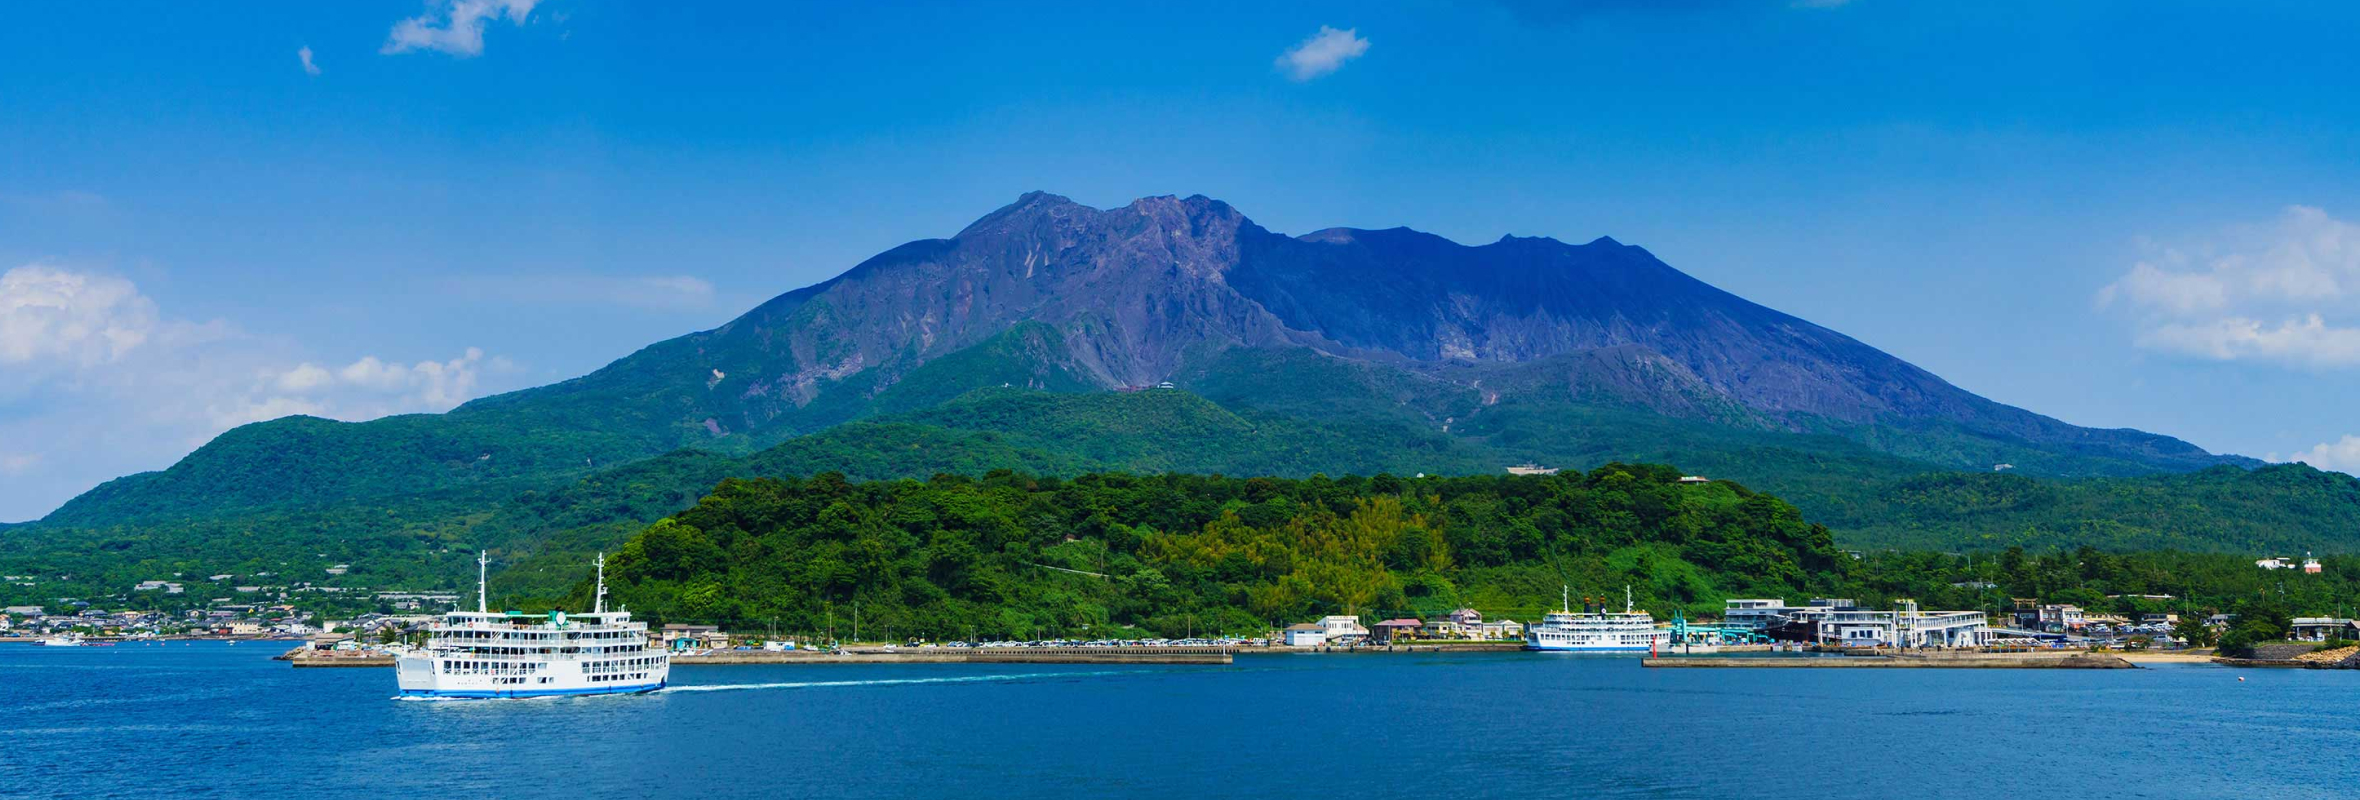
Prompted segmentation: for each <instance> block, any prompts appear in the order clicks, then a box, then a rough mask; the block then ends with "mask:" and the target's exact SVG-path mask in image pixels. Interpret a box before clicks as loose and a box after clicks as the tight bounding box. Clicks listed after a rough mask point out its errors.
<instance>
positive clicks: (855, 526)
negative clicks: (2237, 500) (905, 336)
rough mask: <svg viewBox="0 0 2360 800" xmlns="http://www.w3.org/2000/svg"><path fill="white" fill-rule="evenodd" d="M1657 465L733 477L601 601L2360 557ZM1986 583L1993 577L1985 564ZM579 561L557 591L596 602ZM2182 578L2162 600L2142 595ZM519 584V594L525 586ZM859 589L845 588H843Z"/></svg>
mask: <svg viewBox="0 0 2360 800" xmlns="http://www.w3.org/2000/svg"><path fill="white" fill-rule="evenodd" d="M1679 475H1680V473H1679V471H1677V470H1673V469H1671V468H1668V467H1661V466H1645V465H1624V464H1611V465H1606V466H1603V467H1600V468H1598V469H1596V470H1593V471H1591V472H1588V473H1586V474H1570V475H1561V476H1529V477H1510V476H1485V477H1463V478H1416V479H1405V478H1400V477H1395V476H1392V475H1378V476H1374V477H1351V478H1344V479H1340V480H1330V479H1327V478H1324V477H1313V478H1309V479H1303V480H1287V479H1274V478H1223V477H1213V476H1198V475H1159V476H1139V475H1128V474H1086V475H1081V476H1076V477H1073V478H1069V479H1060V478H1055V477H1036V476H1029V475H1024V474H1019V473H1013V472H1006V471H1000V472H994V473H991V474H988V475H985V476H982V477H980V478H974V477H966V476H957V475H940V476H936V477H934V478H931V479H928V480H923V481H919V480H901V481H881V482H855V481H849V480H846V479H845V478H843V476H840V475H835V474H822V475H819V476H816V477H812V478H807V479H805V478H788V479H757V480H736V479H732V480H728V481H725V482H723V483H721V484H720V485H719V486H718V487H717V488H715V490H714V491H713V493H712V494H710V495H708V496H706V497H705V498H703V499H702V500H700V501H699V502H698V503H697V505H696V506H695V507H693V508H691V509H688V510H686V511H683V512H681V513H679V514H676V515H673V516H671V517H668V518H666V519H663V520H661V521H658V522H657V523H655V524H653V525H650V526H648V527H646V528H645V529H644V530H642V531H640V532H639V533H637V534H636V535H634V536H633V537H632V538H631V539H630V540H629V542H628V543H626V544H624V545H623V546H622V548H621V549H620V551H619V552H618V553H616V554H615V556H614V558H613V560H612V562H611V568H610V571H609V579H610V584H611V587H610V588H611V589H612V591H614V593H615V597H616V599H618V600H620V601H622V602H624V603H627V604H628V605H629V606H630V607H631V608H632V609H633V610H634V611H636V612H638V613H640V614H643V615H647V616H650V617H652V618H655V619H659V620H671V621H698V622H712V623H718V624H722V625H727V626H730V627H733V628H736V629H739V630H762V629H766V628H767V629H771V630H779V631H787V632H798V633H812V632H820V631H826V630H829V628H830V626H833V630H834V632H835V635H837V636H840V637H847V638H849V637H850V636H852V635H853V634H852V627H851V626H852V622H851V621H852V619H853V615H854V614H855V613H858V614H859V615H860V618H861V619H862V620H864V623H863V624H864V625H865V626H866V627H865V631H864V635H865V636H867V637H868V638H871V639H884V638H888V637H892V638H907V637H929V638H967V637H977V636H980V637H1014V638H1035V637H1053V636H1081V637H1091V636H1115V635H1130V634H1136V633H1139V632H1152V633H1156V634H1161V635H1167V636H1180V635H1185V634H1188V633H1199V634H1202V633H1208V632H1227V633H1246V634H1252V633H1259V632H1261V631H1266V630H1269V629H1271V628H1273V627H1275V626H1279V625H1282V624H1285V623H1288V622H1294V621H1303V620H1308V619H1312V618H1315V617H1317V616H1320V615H1323V614H1329V613H1352V614H1359V615H1361V616H1362V617H1363V618H1364V619H1369V620H1373V619H1378V618H1386V617H1398V616H1417V617H1431V616H1434V615H1437V614H1441V613H1443V612H1447V611H1449V610H1451V609H1454V608H1460V607H1469V606H1471V607H1474V608H1476V609H1478V610H1480V611H1483V612H1484V613H1485V614H1486V615H1488V616H1491V617H1495V618H1496V617H1502V616H1505V617H1510V618H1516V619H1522V620H1531V619H1534V618H1536V617H1537V616H1538V615H1539V614H1541V613H1543V612H1544V611H1546V610H1549V609H1552V608H1554V607H1556V606H1557V604H1558V603H1559V602H1560V601H1559V598H1560V592H1561V591H1563V589H1561V587H1569V588H1570V591H1571V592H1572V594H1573V595H1574V596H1575V597H1576V598H1577V599H1579V598H1597V599H1600V600H1602V601H1606V602H1608V603H1609V604H1612V603H1619V602H1621V600H1622V597H1623V591H1624V589H1625V588H1626V587H1628V588H1629V589H1630V591H1631V593H1632V595H1633V596H1634V597H1635V598H1636V600H1637V602H1638V603H1639V604H1640V605H1641V606H1642V607H1644V608H1647V609H1649V610H1651V611H1653V612H1654V613H1655V614H1656V615H1657V616H1658V618H1659V619H1660V618H1663V617H1666V616H1669V615H1670V613H1671V612H1672V611H1674V610H1679V611H1683V612H1685V613H1686V614H1688V615H1689V616H1690V617H1696V616H1700V615H1718V614H1719V612H1720V611H1721V608H1722V601H1723V600H1725V599H1728V598H1731V597H1782V598H1788V599H1792V600H1798V601H1799V600H1801V599H1803V598H1805V597H1819V596H1835V597H1851V598H1854V599H1857V600H1861V601H1863V602H1865V603H1867V604H1869V605H1871V606H1884V605H1885V604H1887V603H1889V602H1891V601H1893V600H1894V599H1896V598H1900V597H1911V598H1916V599H1918V600H1920V601H1921V602H1922V603H1924V604H1926V605H1927V606H1928V607H1940V608H1984V609H1990V610H1993V611H1997V610H1999V609H2000V608H2002V607H2003V606H2004V603H2005V601H2006V598H2008V597H2042V598H2046V599H2049V600H2051V601H2053V602H2077V603H2081V604H2083V605H2084V606H2086V607H2088V608H2091V609H2093V610H2101V611H2118V612H2132V611H2185V612H2196V611H2204V610H2212V609H2228V610H2236V611H2240V612H2243V613H2246V614H2247V615H2248V616H2249V617H2251V618H2255V619H2276V620H2279V624H2281V625H2283V620H2284V618H2285V617H2286V616H2287V615H2288V614H2290V613H2296V614H2305V613H2327V612H2331V611H2333V610H2335V609H2336V608H2337V606H2338V604H2339V603H2347V602H2349V601H2350V599H2351V598H2352V597H2353V596H2354V589H2355V587H2356V585H2360V569H2355V566H2354V565H2352V564H2347V563H2345V562H2344V561H2343V560H2340V559H2331V560H2330V562H2329V569H2328V570H2327V572H2326V573H2325V574H2321V575H2290V574H2285V573H2266V572H2264V571H2261V570H2257V569H2254V568H2253V567H2252V565H2251V563H2250V562H2249V561H2247V560H2246V559H2243V558H2242V557H2238V556H2226V555H2202V554H2186V553H2176V552H2160V553H2137V554H2127V555H2124V554H2109V553H2104V552H2100V551H2098V550H2095V549H2088V548H2084V549H2081V550H2078V551H2056V552H2051V553H2046V554H2040V555H2026V554H2025V553H2024V551H2022V550H2020V549H2011V550H2006V551H2002V552H1999V553H1994V554H1987V555H1984V556H1982V557H1980V558H1973V557H1960V556H1947V555H1942V554H1937V553H1927V552H1916V553H1876V554H1865V555H1859V556H1855V555H1853V554H1848V553H1846V552H1845V551H1843V550H1841V549H1839V547H1838V546H1837V545H1836V544H1835V543H1834V542H1833V540H1832V537H1831V535H1830V533H1829V531H1828V530H1827V529H1826V528H1825V527H1822V526H1819V525H1816V524H1812V523H1809V522H1807V521H1805V520H1804V519H1803V518H1802V516H1801V514H1800V513H1799V512H1798V511H1797V510H1796V509H1795V508H1794V507H1792V506H1790V505H1788V504H1786V503H1785V502H1783V501H1780V500H1778V499H1776V498H1774V497H1771V496H1769V495H1765V494H1760V493H1757V492H1754V491H1752V490H1749V489H1747V488H1745V487H1743V486H1740V485H1736V484H1732V483H1727V482H1716V483H1711V484H1702V485H1692V484H1681V483H1679V482H1678V478H1679ZM1987 584H1988V585H1987ZM588 590H589V587H588V584H587V582H580V583H577V584H576V585H575V586H574V589H573V592H572V595H571V596H570V597H569V598H566V599H565V600H563V601H561V602H562V603H563V604H564V605H567V606H569V607H572V606H580V605H582V604H583V603H585V602H587V600H588V597H587V592H588ZM2165 594H2169V595H2173V599H2170V600H2156V599H2146V598H2141V597H2135V596H2133V595H2165ZM526 605H532V603H530V602H529V601H527V602H526ZM856 609H857V612H856Z"/></svg>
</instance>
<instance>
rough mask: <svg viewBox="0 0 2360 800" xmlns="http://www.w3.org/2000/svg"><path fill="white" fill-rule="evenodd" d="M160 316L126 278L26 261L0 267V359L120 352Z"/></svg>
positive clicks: (105, 358) (91, 359) (72, 358)
mask: <svg viewBox="0 0 2360 800" xmlns="http://www.w3.org/2000/svg"><path fill="white" fill-rule="evenodd" d="M161 326H162V322H161V321H160V320H159V319H158V317H157V315H156V304H155V303H154V302H152V301H150V300H148V299H147V298H146V297H144V296H142V295H140V293H139V290H138V289H137V288H135V287H133V286H132V285H131V282H130V281H127V280H123V279H121V278H111V277H107V276H103V275H91V274H86V273H80V272H72V271H69V270H64V269H59V268H56V267H51V266H46V265H42V264H32V265H27V266H22V267H17V268H15V269H12V270H9V271H8V272H6V273H0V364H26V363H31V362H34V361H37V360H58V361H64V362H68V363H70V364H75V365H79V366H91V365H94V364H102V363H106V362H110V361H114V360H117V359H120V358H122V357H123V356H124V355H125V354H128V353H130V352H131V351H132V350H135V349H138V348H139V346H140V345H143V344H146V343H147V341H148V339H149V337H152V336H155V335H156V333H157V330H158V328H160V327H161Z"/></svg>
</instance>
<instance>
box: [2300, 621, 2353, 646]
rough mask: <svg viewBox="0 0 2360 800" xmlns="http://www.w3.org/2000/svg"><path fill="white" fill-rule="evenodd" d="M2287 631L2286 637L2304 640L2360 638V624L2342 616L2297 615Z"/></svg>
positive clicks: (2321, 640) (2322, 640)
mask: <svg viewBox="0 0 2360 800" xmlns="http://www.w3.org/2000/svg"><path fill="white" fill-rule="evenodd" d="M2286 631H2287V637H2286V638H2289V639H2293V640H2296V641H2303V642H2324V641H2327V640H2329V639H2355V638H2360V626H2355V625H2354V623H2353V622H2352V621H2351V620H2348V619H2344V618H2341V617H2295V618H2294V621H2293V622H2292V623H2290V624H2288V625H2287V626H2286Z"/></svg>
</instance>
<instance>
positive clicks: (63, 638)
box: [41, 634, 83, 647]
mask: <svg viewBox="0 0 2360 800" xmlns="http://www.w3.org/2000/svg"><path fill="white" fill-rule="evenodd" d="M82 644H83V642H82V637H80V636H73V635H69V634H60V635H57V636H51V637H49V638H47V639H43V640H41V646H42V647H81V646H82Z"/></svg>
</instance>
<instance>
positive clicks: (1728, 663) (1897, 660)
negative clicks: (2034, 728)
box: [1639, 653, 2139, 669]
mask: <svg viewBox="0 0 2360 800" xmlns="http://www.w3.org/2000/svg"><path fill="white" fill-rule="evenodd" d="M1639 663H1640V665H1641V666H1645V667H1657V668H1692V667H1707V668H1731V669H1782V668H1785V669H1811V668H1822V669H1878V668H1884V669H2138V668H2139V665H2137V664H2133V663H2131V662H2130V661H2128V660H2125V659H2124V658H2122V657H2121V656H2116V655H2109V654H2106V653H2066V654H2061V655H2053V654H2047V653H1956V654H1952V653H1945V654H1940V655H1920V654H1895V655H1860V656H1763V657H1743V658H1716V657H1710V656H1706V657H1696V658H1690V657H1682V656H1672V657H1664V658H1648V659H1643V660H1641V661H1640V662H1639Z"/></svg>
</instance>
